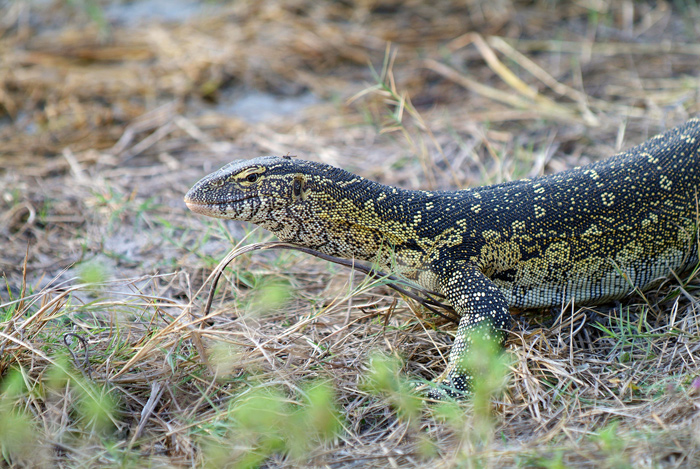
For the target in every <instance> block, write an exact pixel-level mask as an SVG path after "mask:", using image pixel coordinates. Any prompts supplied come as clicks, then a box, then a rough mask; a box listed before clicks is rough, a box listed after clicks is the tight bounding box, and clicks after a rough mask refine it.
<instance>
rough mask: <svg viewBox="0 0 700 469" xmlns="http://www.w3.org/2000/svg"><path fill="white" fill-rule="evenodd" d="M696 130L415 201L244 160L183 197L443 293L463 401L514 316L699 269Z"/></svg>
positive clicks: (392, 191)
mask: <svg viewBox="0 0 700 469" xmlns="http://www.w3.org/2000/svg"><path fill="white" fill-rule="evenodd" d="M699 184H700V120H699V119H697V118H696V119H692V120H690V121H688V122H687V123H685V124H683V125H681V126H679V127H677V128H674V129H672V130H669V131H667V132H666V133H663V134H661V135H657V136H655V137H653V138H651V139H650V140H648V141H646V142H645V143H642V144H641V145H639V146H636V147H634V148H632V149H630V150H627V151H625V152H622V153H619V154H617V155H614V156H612V157H609V158H607V159H604V160H602V161H599V162H597V163H594V164H590V165H587V166H582V167H576V168H573V169H569V170H567V171H564V172H561V173H557V174H552V175H547V176H542V177H537V178H533V179H523V180H517V181H511V182H505V183H501V184H495V185H490V186H484V187H476V188H472V189H466V190H460V191H414V190H406V189H400V188H397V187H392V186H388V185H383V184H380V183H377V182H374V181H370V180H367V179H365V178H363V177H360V176H357V175H355V174H352V173H350V172H347V171H344V170H343V169H339V168H336V167H333V166H329V165H327V164H323V163H317V162H312V161H304V160H301V159H295V158H290V157H277V156H264V157H258V158H253V159H249V160H236V161H233V162H232V163H230V164H228V165H226V166H224V167H223V168H221V169H220V170H218V171H216V172H214V173H212V174H210V175H208V176H206V177H205V178H203V179H202V180H201V181H199V182H197V183H196V184H195V185H194V187H192V189H190V191H189V192H188V193H187V195H186V196H185V202H186V204H187V206H188V207H189V208H190V209H191V210H192V211H194V212H196V213H200V214H204V215H208V216H212V217H218V218H228V219H234V220H243V221H248V222H251V223H254V224H256V225H259V226H261V227H262V228H264V229H266V230H269V231H271V232H272V233H274V234H275V235H276V236H277V237H278V238H280V239H281V240H282V241H286V242H291V243H295V244H298V245H302V246H305V247H309V248H313V249H315V250H318V251H321V252H322V253H325V254H328V255H331V256H336V257H342V258H347V259H362V260H365V261H369V262H372V263H375V264H376V265H379V266H382V267H383V268H386V269H390V270H391V271H393V272H398V273H399V274H401V275H403V276H405V277H407V278H409V279H412V280H414V281H415V282H417V283H418V284H420V285H421V286H423V287H424V288H426V289H428V290H432V291H436V292H439V293H441V294H443V295H444V296H445V298H446V299H447V300H448V301H449V303H450V304H451V305H452V306H453V308H454V309H455V310H456V311H457V312H458V313H459V315H460V321H459V326H458V329H457V334H456V338H455V340H454V343H453V345H452V349H451V352H450V356H449V363H448V367H447V372H446V374H445V376H446V378H445V379H444V380H443V381H442V382H441V383H440V385H439V386H437V387H435V388H433V389H432V390H430V392H429V396H430V397H432V398H436V399H442V398H444V397H446V396H449V397H461V396H463V395H464V394H465V393H468V391H469V389H470V387H471V383H472V380H473V376H472V374H473V373H472V372H471V371H470V370H469V368H468V366H467V365H466V364H465V361H464V358H465V357H467V356H468V354H469V350H470V345H471V343H472V341H473V340H475V337H476V335H478V336H480V337H482V338H485V339H486V340H487V341H491V342H494V343H497V344H499V345H501V346H502V345H503V343H504V342H505V339H506V336H507V333H508V330H509V327H510V321H511V316H510V312H509V308H518V309H529V308H540V309H541V308H548V307H552V306H559V305H562V304H565V303H567V302H568V301H571V300H573V301H574V302H575V303H576V304H578V305H591V304H599V303H604V302H608V301H610V300H615V299H621V298H624V297H626V296H628V295H630V294H631V293H632V292H633V291H635V289H640V290H645V289H649V288H651V287H653V286H655V285H658V283H659V282H660V281H661V280H662V279H663V278H664V277H666V276H667V275H668V274H669V273H670V272H671V271H674V272H676V273H680V272H682V271H686V270H688V269H689V268H691V267H693V266H694V265H695V264H696V263H697V262H698V245H697V241H698V239H697V232H696V229H697V215H698V213H697V208H698V194H697V191H698V186H699Z"/></svg>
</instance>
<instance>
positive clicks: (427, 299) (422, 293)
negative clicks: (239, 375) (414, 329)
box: [202, 241, 459, 323]
mask: <svg viewBox="0 0 700 469" xmlns="http://www.w3.org/2000/svg"><path fill="white" fill-rule="evenodd" d="M268 249H292V250H294V251H301V252H304V253H306V254H310V255H312V256H315V257H318V258H319V259H323V260H326V261H330V262H333V263H335V264H339V265H342V266H345V267H349V268H351V269H355V270H358V271H360V272H362V273H364V274H365V275H367V276H369V277H370V278H373V279H382V280H388V281H390V282H400V283H402V284H403V285H404V286H405V287H407V288H409V289H411V290H414V291H415V292H417V293H413V292H411V291H408V290H407V289H406V288H402V287H400V286H398V285H396V284H394V283H387V284H386V285H387V286H388V287H389V288H391V289H393V290H395V291H397V292H399V293H400V294H402V295H404V296H406V297H408V298H411V299H413V300H415V301H417V302H418V303H420V304H421V305H423V306H424V307H425V308H427V309H428V310H430V312H432V313H434V314H437V315H438V316H440V317H441V318H444V319H447V320H448V321H451V322H454V323H458V322H459V319H457V313H456V312H455V310H454V309H453V308H452V307H451V306H449V305H447V304H445V303H442V302H441V301H439V300H438V299H436V297H438V298H444V296H443V295H441V294H440V293H437V292H434V291H430V290H426V289H424V288H421V287H419V286H417V285H412V284H410V283H408V282H406V281H405V280H403V279H401V278H399V277H397V276H395V275H390V274H386V273H384V272H382V271H380V270H377V269H375V268H374V267H372V266H370V265H368V264H366V263H364V262H361V261H358V260H355V259H353V260H348V259H342V258H340V257H334V256H330V255H328V254H324V253H322V252H320V251H317V250H315V249H311V248H307V247H304V246H298V245H296V244H291V243H284V242H281V241H271V242H267V243H256V244H249V245H248V246H244V247H242V248H240V249H236V250H234V251H231V252H230V253H229V254H228V255H227V256H226V257H225V258H224V259H223V260H222V261H221V262H220V263H219V265H218V267H217V270H216V272H215V274H214V279H213V282H212V284H211V288H210V289H209V297H208V298H207V303H206V305H205V306H204V309H203V312H202V314H203V316H204V317H206V316H208V315H209V310H210V309H211V304H212V301H213V300H214V292H215V290H216V285H217V284H218V282H219V278H220V277H221V274H222V273H223V271H224V269H225V268H226V266H228V264H229V263H231V261H233V260H234V259H235V258H236V257H238V256H241V255H243V254H245V253H247V252H252V251H260V250H268ZM434 307H438V308H442V309H444V310H446V311H448V312H450V313H452V315H453V316H448V315H446V314H444V313H441V312H440V311H438V310H437V309H435V308H434Z"/></svg>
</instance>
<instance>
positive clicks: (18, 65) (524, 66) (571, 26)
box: [0, 0, 700, 467]
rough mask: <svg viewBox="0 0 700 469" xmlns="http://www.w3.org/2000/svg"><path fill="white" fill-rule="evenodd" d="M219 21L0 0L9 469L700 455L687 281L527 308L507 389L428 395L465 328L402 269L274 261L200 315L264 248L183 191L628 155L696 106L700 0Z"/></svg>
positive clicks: (0, 429)
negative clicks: (413, 384) (300, 177)
mask: <svg viewBox="0 0 700 469" xmlns="http://www.w3.org/2000/svg"><path fill="white" fill-rule="evenodd" d="M136 3H139V2H136ZM142 3H144V2H142ZM145 3H146V4H148V3H149V2H145ZM151 3H153V2H151ZM156 3H157V2H156ZM433 3H435V4H434V5H433ZM176 4H178V5H180V4H186V6H187V5H189V6H192V5H193V4H194V2H192V3H188V2H176ZM129 5H131V6H133V4H131V3H127V4H123V5H122V6H123V7H124V8H126V6H129ZM206 7H207V11H208V13H205V14H203V15H201V16H196V15H190V17H189V18H187V19H177V18H176V19H175V20H174V21H171V22H167V21H163V20H162V19H158V18H146V19H144V20H140V21H137V20H136V19H133V18H129V19H121V20H119V18H117V19H114V17H111V16H110V15H111V14H112V13H111V12H113V11H114V10H111V9H110V8H112V7H110V6H109V5H107V4H105V3H98V2H91V1H88V0H85V1H84V2H78V1H76V2H69V3H67V4H63V2H58V1H56V2H36V3H34V2H23V1H10V2H7V1H5V2H3V1H0V142H1V144H0V162H1V164H0V240H1V241H2V251H1V252H0V270H1V271H2V273H3V276H4V280H5V284H6V287H5V288H3V289H2V291H0V376H2V377H3V380H2V384H1V389H2V395H1V396H0V446H1V449H2V453H1V454H2V461H3V462H0V465H2V466H5V465H7V466H17V467H19V466H23V465H28V466H52V467H54V466H71V467H73V466H78V467H92V466H105V465H113V466H141V465H149V466H153V467H160V466H164V467H168V466H204V465H210V466H223V465H224V464H226V463H227V464H228V465H229V466H230V467H239V466H243V465H248V466H256V465H260V464H263V465H266V466H270V467H277V466H291V465H297V464H298V465H315V466H328V467H345V466H353V467H367V466H372V467H414V466H419V467H435V466H438V467H451V466H453V465H455V464H456V465H460V466H467V467H481V466H492V467H507V466H525V467H569V466H571V467H632V466H634V467H657V466H662V467H697V466H698V465H700V452H699V450H700V436H699V435H700V418H699V412H700V380H699V379H698V376H699V375H700V363H698V360H699V359H700V315H699V313H698V309H697V305H698V298H699V296H698V295H699V293H698V287H699V284H698V282H697V280H696V279H695V278H694V275H690V276H686V277H684V278H681V279H673V278H672V279H669V280H668V281H667V282H666V283H664V285H662V287H660V288H659V289H658V291H653V292H647V293H646V294H645V295H644V296H638V297H635V298H631V299H630V300H629V301H625V302H623V303H621V304H610V305H606V306H605V307H600V308H595V309H591V308H579V307H577V306H575V307H574V308H571V307H567V308H565V309H564V310H563V311H562V310H555V311H546V312H540V314H530V313H529V312H528V313H527V314H523V315H520V316H518V321H516V326H515V327H514V328H513V333H512V334H511V338H510V341H509V353H508V355H507V356H506V358H507V359H508V361H507V366H508V367H509V368H508V373H507V383H506V385H505V386H504V387H503V388H502V389H501V390H500V391H499V390H495V391H494V390H489V391H486V394H484V395H481V396H480V397H479V398H478V399H475V401H474V402H472V403H465V404H460V405H459V406H456V405H447V406H436V405H430V404H425V403H422V402H421V401H420V400H417V399H415V398H414V397H412V395H411V394H410V393H409V392H408V391H406V389H408V388H410V384H408V381H407V380H413V381H417V380H420V379H426V380H430V379H433V378H435V377H436V376H438V375H439V373H440V372H441V371H442V369H443V367H444V355H445V354H446V353H447V351H448V349H449V344H450V343H451V338H452V334H453V332H454V326H453V325H451V324H450V323H449V322H447V321H445V320H442V319H439V318H436V317H434V316H432V315H431V314H428V313H427V312H426V311H425V310H423V309H421V308H420V307H419V306H417V305H416V304H415V303H413V302H412V301H406V300H404V299H402V298H401V297H399V296H398V295H397V294H395V293H393V292H392V291H391V290H389V289H388V288H387V287H386V286H383V285H382V284H381V283H382V282H375V283H378V284H377V285H374V284H372V283H371V282H368V281H367V280H365V279H364V278H363V276H362V275H361V274H358V273H355V274H353V273H351V272H350V271H349V270H347V269H344V268H341V267H339V266H336V265H333V264H328V263H326V262H323V261H319V260H317V259H314V258H310V257H309V256H307V255H303V254H300V253H297V252H256V253H251V254H246V255H244V256H241V257H238V258H237V259H236V260H235V261H234V262H233V263H232V264H231V265H230V266H229V268H228V269H227V270H226V271H225V274H224V279H222V281H221V282H219V287H218V289H217V291H216V294H215V299H214V302H213V306H212V309H211V312H210V314H209V315H208V316H206V317H203V316H202V314H203V305H204V303H205V302H206V299H207V293H208V288H209V287H210V284H211V282H210V281H209V282H207V278H208V276H209V275H210V274H211V272H212V271H213V270H214V268H215V266H216V265H217V263H218V262H219V261H220V260H221V259H222V258H224V257H225V255H226V253H227V252H228V251H229V250H230V249H231V248H232V246H233V245H238V244H239V243H242V244H248V243H252V242H256V241H262V240H266V239H268V237H267V235H266V234H265V233H263V232H261V231H259V230H258V231H253V232H252V233H251V227H250V226H245V225H242V224H237V223H224V222H218V221H213V220H210V219H203V218H201V217H198V216H195V215H193V214H191V213H188V212H187V210H186V208H185V207H184V204H183V203H182V196H183V194H184V193H185V192H186V190H187V189H188V188H189V186H190V185H191V184H193V183H194V182H195V181H196V180H197V179H199V178H200V177H202V176H203V175H205V174H207V173H209V172H210V171H212V170H214V169H216V168H218V167H219V166H221V165H223V164H224V163H226V162H228V161H230V160H232V159H236V158H248V157H252V156H257V155H260V154H287V153H290V154H293V155H297V156H299V157H303V158H306V159H312V160H319V161H323V162H326V163H330V164H333V165H337V166H341V167H344V168H347V169H349V170H352V171H355V172H358V173H360V174H362V175H363V176H366V177H369V178H373V179H377V180H380V181H382V182H385V183H391V184H396V185H400V186H403V187H406V188H426V189H433V188H443V189H448V188H460V187H467V186H472V185H479V184H486V183H492V182H499V181H503V180H508V179H514V178H519V177H523V176H527V175H537V174H541V173H550V172H556V171H559V170H562V169H564V168H567V167H570V166H573V165H579V164H584V163H588V162H590V161H594V160H597V159H599V158H602V157H605V156H607V155H610V154H612V153H614V152H616V151H618V150H620V149H624V148H628V147H630V146H632V145H634V144H637V143H640V142H641V141H643V140H645V139H646V138H648V137H650V136H651V135H653V134H655V133H657V132H659V131H661V130H663V129H665V128H668V127H671V126H673V125H676V124H679V123H682V122H683V121H685V120H686V119H687V118H688V117H689V116H692V115H697V114H699V113H700V104H699V103H700V99H699V98H700V81H699V78H700V40H699V39H698V38H699V36H700V26H699V25H700V21H698V20H699V19H700V9H698V7H697V5H696V4H695V2H692V1H676V2H670V3H669V2H663V1H662V2H637V1H631V0H626V1H612V0H598V1H595V0H590V1H589V0H581V1H576V2H558V1H553V0H540V1H514V0H491V1H488V2H485V1H484V2H482V1H477V0H471V1H459V2H458V1H450V0H445V1H438V2H427V1H426V2H420V1H408V2H398V1H389V0H387V1H372V0H363V1H360V0H356V1H354V0H348V1H337V2H311V1H309V0H294V1H279V0H269V1H268V0H259V1H256V2H247V1H236V2H230V3H229V2H218V1H213V2H207V3H206ZM152 8H153V7H152ZM173 9H174V10H177V8H175V7H173ZM161 13H163V12H161ZM388 44H390V47H388ZM250 96H253V98H255V99H252V104H251V106H250V107H249V108H248V110H247V111H242V110H241V109H242V108H241V107H240V105H239V107H236V103H237V102H239V103H240V101H241V100H242V99H243V98H246V97H248V98H249V97H250ZM270 103H271V104H270ZM236 113H238V114H236ZM246 236H247V238H246ZM244 238H245V239H244ZM370 357H373V358H372V359H370ZM386 357H393V358H398V359H399V361H398V363H399V365H396V363H397V362H396V361H392V360H390V359H389V358H386ZM397 366H398V367H399V368H400V369H399V370H397V369H396V367H397ZM496 378H498V376H496ZM489 402H490V403H491V404H488V403H489Z"/></svg>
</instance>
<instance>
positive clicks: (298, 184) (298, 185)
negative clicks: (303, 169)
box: [294, 179, 301, 197]
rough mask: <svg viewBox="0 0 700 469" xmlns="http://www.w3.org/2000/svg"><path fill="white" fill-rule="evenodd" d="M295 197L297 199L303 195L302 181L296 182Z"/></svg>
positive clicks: (296, 180)
mask: <svg viewBox="0 0 700 469" xmlns="http://www.w3.org/2000/svg"><path fill="white" fill-rule="evenodd" d="M294 195H296V196H297V197H299V196H300V195H301V181H300V180H298V179H295V180H294Z"/></svg>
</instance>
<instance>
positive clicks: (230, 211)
mask: <svg viewBox="0 0 700 469" xmlns="http://www.w3.org/2000/svg"><path fill="white" fill-rule="evenodd" d="M188 196H189V194H188V195H186V196H185V205H187V208H188V209H190V210H191V211H193V212H194V213H198V214H200V215H206V216H209V217H215V218H234V217H235V215H236V214H237V212H238V210H239V209H240V208H241V207H240V206H241V204H242V203H243V202H245V201H246V200H249V199H253V198H255V196H250V197H241V198H239V199H231V200H226V201H223V202H206V201H203V200H197V199H195V198H191V197H188Z"/></svg>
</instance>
